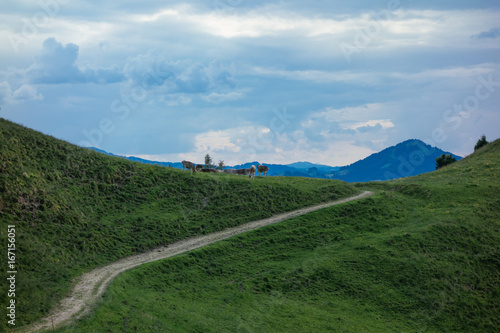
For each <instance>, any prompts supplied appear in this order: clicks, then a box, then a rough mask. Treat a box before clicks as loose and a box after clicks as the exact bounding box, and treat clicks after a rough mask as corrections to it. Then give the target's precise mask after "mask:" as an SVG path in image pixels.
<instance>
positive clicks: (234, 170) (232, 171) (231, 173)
mask: <svg viewBox="0 0 500 333" xmlns="http://www.w3.org/2000/svg"><path fill="white" fill-rule="evenodd" d="M237 171H238V170H236V169H226V170H224V173H228V174H230V175H236V174H237V173H236V172H237Z"/></svg>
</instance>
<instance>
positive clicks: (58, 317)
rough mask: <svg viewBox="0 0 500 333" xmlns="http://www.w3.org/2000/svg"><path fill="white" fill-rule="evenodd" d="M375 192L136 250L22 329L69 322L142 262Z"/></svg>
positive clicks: (82, 281)
mask: <svg viewBox="0 0 500 333" xmlns="http://www.w3.org/2000/svg"><path fill="white" fill-rule="evenodd" d="M373 194H374V193H373V192H369V191H364V192H362V193H360V194H358V195H355V196H352V197H348V198H344V199H341V200H337V201H332V202H329V203H324V204H320V205H316V206H312V207H307V208H301V209H297V210H294V211H291V212H288V213H283V214H279V215H275V216H272V217H270V218H267V219H263V220H258V221H253V222H249V223H245V224H242V225H239V226H237V227H233V228H229V229H226V230H222V231H218V232H214V233H211V234H208V235H204V236H198V237H194V238H189V239H185V240H181V241H178V242H176V243H172V244H170V245H168V246H165V247H160V248H157V249H155V250H151V251H149V252H145V253H141V254H137V255H134V256H130V257H127V258H123V259H120V260H118V261H116V262H114V263H111V264H109V265H106V266H103V267H99V268H96V269H93V270H91V271H89V272H87V273H84V274H83V275H82V276H80V277H79V278H77V281H78V282H77V283H76V285H75V286H74V288H73V289H72V290H71V292H70V293H69V295H68V296H67V297H66V298H64V299H62V300H61V302H60V304H59V305H58V306H56V307H55V308H54V309H53V310H52V311H51V313H50V314H49V316H48V317H46V318H43V319H41V320H39V321H37V322H35V323H33V324H31V325H28V326H26V327H24V328H22V329H21V331H22V332H38V331H43V330H50V329H52V327H53V326H54V327H60V326H64V325H67V324H69V323H71V322H73V321H75V320H76V319H79V318H81V317H82V316H83V315H85V314H87V313H89V312H90V311H91V309H92V308H93V307H94V306H95V305H96V304H97V303H98V301H99V300H100V296H101V295H102V294H103V293H104V291H105V290H106V288H107V287H108V285H109V284H110V283H111V281H112V280H113V279H114V278H115V277H116V276H117V275H118V274H120V273H122V272H124V271H126V270H129V269H131V268H133V267H137V266H139V265H142V264H145V263H148V262H152V261H156V260H161V259H165V258H169V257H172V256H175V255H177V254H180V253H183V252H187V251H191V250H194V249H198V248H200V247H203V246H206V245H209V244H212V243H215V242H218V241H220V240H223V239H227V238H230V237H233V236H235V235H239V234H241V233H244V232H247V231H250V230H255V229H258V228H261V227H264V226H267V225H271V224H275V223H279V222H282V221H284V220H287V219H290V218H292V217H297V216H300V215H304V214H307V213H310V212H313V211H316V210H319V209H322V208H326V207H331V206H335V205H339V204H343V203H346V202H349V201H354V200H359V199H363V198H367V197H370V196H372V195H373Z"/></svg>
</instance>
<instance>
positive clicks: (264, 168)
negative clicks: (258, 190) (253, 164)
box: [257, 164, 269, 176]
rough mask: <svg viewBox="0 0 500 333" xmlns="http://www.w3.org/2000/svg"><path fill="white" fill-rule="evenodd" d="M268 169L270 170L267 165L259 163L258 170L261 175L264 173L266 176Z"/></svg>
mask: <svg viewBox="0 0 500 333" xmlns="http://www.w3.org/2000/svg"><path fill="white" fill-rule="evenodd" d="M268 171H269V168H268V167H266V166H265V165H258V164H257V172H258V173H260V174H261V175H262V173H264V176H265V175H266V173H267V172H268Z"/></svg>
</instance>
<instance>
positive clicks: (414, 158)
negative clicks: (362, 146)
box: [330, 140, 462, 182]
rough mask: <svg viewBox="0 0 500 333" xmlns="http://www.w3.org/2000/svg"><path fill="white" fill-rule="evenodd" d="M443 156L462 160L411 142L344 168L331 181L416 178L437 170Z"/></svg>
mask: <svg viewBox="0 0 500 333" xmlns="http://www.w3.org/2000/svg"><path fill="white" fill-rule="evenodd" d="M442 154H448V155H452V156H453V157H455V158H456V159H457V161H458V160H460V159H461V158H462V157H460V156H458V155H455V154H452V153H450V152H445V151H443V150H441V149H439V148H436V147H432V146H430V145H428V144H426V143H424V142H422V141H420V140H407V141H404V142H401V143H399V144H397V145H395V146H392V147H389V148H386V149H384V150H382V151H380V152H378V153H375V154H372V155H370V156H368V157H367V158H365V159H362V160H360V161H357V162H356V163H353V164H351V165H348V166H344V167H341V168H340V170H339V171H337V172H335V173H334V175H332V177H330V178H335V179H341V180H344V181H347V182H366V181H373V180H389V179H396V178H402V177H410V176H416V175H419V174H422V173H426V172H431V171H434V170H436V158H437V157H439V156H441V155H442Z"/></svg>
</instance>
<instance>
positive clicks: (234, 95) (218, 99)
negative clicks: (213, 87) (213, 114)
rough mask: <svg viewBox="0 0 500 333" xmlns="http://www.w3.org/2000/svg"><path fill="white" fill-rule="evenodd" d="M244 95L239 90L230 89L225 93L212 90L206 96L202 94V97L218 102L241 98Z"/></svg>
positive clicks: (211, 101)
mask: <svg viewBox="0 0 500 333" xmlns="http://www.w3.org/2000/svg"><path fill="white" fill-rule="evenodd" d="M244 96H245V94H244V93H242V92H240V91H232V92H230V93H227V94H219V93H215V92H214V93H211V94H209V95H207V96H203V97H202V98H203V99H204V100H206V101H207V102H210V103H216V104H218V103H222V102H226V101H236V100H238V99H241V98H243V97H244Z"/></svg>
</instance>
